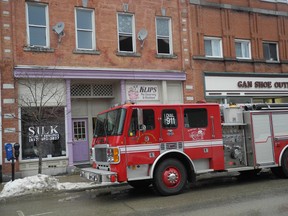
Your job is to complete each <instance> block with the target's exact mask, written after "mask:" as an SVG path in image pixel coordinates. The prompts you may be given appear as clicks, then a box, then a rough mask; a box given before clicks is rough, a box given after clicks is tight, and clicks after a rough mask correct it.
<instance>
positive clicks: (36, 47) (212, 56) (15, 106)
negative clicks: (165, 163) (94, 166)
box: [0, 0, 288, 176]
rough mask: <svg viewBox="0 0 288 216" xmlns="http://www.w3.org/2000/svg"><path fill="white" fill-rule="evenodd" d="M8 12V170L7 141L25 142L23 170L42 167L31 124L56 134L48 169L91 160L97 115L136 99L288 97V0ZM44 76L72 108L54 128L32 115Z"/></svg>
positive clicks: (33, 6) (29, 6)
mask: <svg viewBox="0 0 288 216" xmlns="http://www.w3.org/2000/svg"><path fill="white" fill-rule="evenodd" d="M0 10H1V27H0V36H1V44H0V50H1V53H0V57H1V62H0V66H1V68H0V70H1V78H0V79H1V81H0V82H1V114H2V115H1V116H2V118H1V122H2V124H1V125H2V130H1V134H0V136H1V145H2V152H1V153H2V154H0V161H1V164H0V166H1V165H2V172H3V173H4V174H5V175H7V174H9V172H10V164H9V162H7V161H5V149H4V145H5V143H15V142H19V143H20V145H21V154H20V160H19V162H17V172H18V174H19V175H20V176H26V175H31V174H34V173H36V172H37V154H36V152H35V149H34V147H33V143H32V142H31V140H32V141H33V139H34V138H35V137H34V138H33V137H32V138H31V137H30V138H27V139H25V138H24V135H23V134H24V132H25V130H29V131H30V133H32V134H34V133H38V132H39V131H40V130H41V131H42V132H43V133H44V132H45V133H46V134H48V133H49V134H48V135H49V136H48V135H47V136H46V137H48V138H47V139H50V140H49V142H50V143H49V144H47V148H46V149H45V152H46V153H45V154H44V159H43V171H44V173H49V174H58V173H62V172H66V171H67V168H69V167H73V165H75V164H81V163H87V162H89V145H90V142H91V140H92V136H93V125H94V124H93V123H94V121H95V117H96V115H97V113H98V112H99V111H101V110H103V109H106V108H108V107H110V106H112V105H113V104H116V103H123V102H125V101H126V100H129V99H134V100H135V99H136V101H138V102H139V103H191V102H197V101H198V100H203V99H205V100H207V101H217V102H219V103H229V102H233V103H243V102H246V101H249V102H253V101H273V102H285V101H287V100H286V98H285V97H287V95H288V93H287V89H288V87H285V85H286V84H285V83H286V80H285V79H287V77H286V74H287V72H288V67H287V65H288V64H287V63H288V61H287V60H288V44H287V40H288V36H287V34H288V33H287V27H288V21H287V18H288V5H287V2H286V4H285V1H282V2H281V3H280V2H277V1H261V0H161V1H152V0H148V1H147V0H146V1H142V0H140V1H133V0H123V1H117V0H111V1H105V0H100V1H98V0H97V1H96V0H62V1H57V0H50V1H48V0H34V1H32V0H31V1H24V0H23V1H22V0H21V1H13V0H1V4H0ZM41 80H46V82H47V85H48V86H50V88H51V89H54V90H55V89H56V88H58V87H59V89H61V90H63V91H61V94H63V95H62V96H63V97H61V101H56V99H55V98H53V99H52V100H50V101H49V102H48V103H47V105H46V106H47V110H49V109H50V108H51V107H55V106H56V104H57V105H59V104H61V107H63V110H62V111H61V112H60V113H61V115H62V117H61V118H59V119H61V123H59V122H56V121H55V122H53V121H52V123H51V125H49V126H48V127H49V128H48V129H47V126H43V125H40V126H39V125H38V126H37V127H36V126H35V125H34V126H33V123H31V124H32V125H29V123H25V122H27V121H24V120H23V119H24V117H23V113H25V112H27V110H28V108H31V107H30V106H28V105H27V104H26V105H25V101H23V98H26V99H27V100H29V98H27V94H26V93H27V88H29V85H30V84H29V83H32V81H33V83H36V84H35V85H38V84H39V83H41V82H40V81H41ZM35 81H37V82H38V83H37V82H35ZM256 82H257V85H258V84H259V85H260V86H262V87H261V88H258V87H255V85H256ZM258 82H259V83H258ZM269 82H270V83H269ZM287 83H288V81H287ZM54 86H57V87H54ZM263 86H264V87H263ZM280 86H281V87H280ZM50 94H51V91H50ZM48 95H49V93H48ZM59 95H60V94H59ZM32 107H33V106H32ZM47 112H48V111H47ZM62 118H63V119H62ZM20 131H21V132H20ZM47 131H49V132H47ZM55 137H56V138H55ZM55 140H56V141H59V142H58V143H57V145H58V147H57V148H56V147H55V146H56V143H55V142H53V141H55ZM30 142H31V143H30ZM79 153H81V154H79Z"/></svg>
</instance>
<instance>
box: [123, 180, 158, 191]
mask: <svg viewBox="0 0 288 216" xmlns="http://www.w3.org/2000/svg"><path fill="white" fill-rule="evenodd" d="M128 184H129V185H130V186H132V187H133V188H135V189H137V190H145V189H147V188H148V187H149V186H150V185H151V184H152V180H150V179H148V180H138V181H128Z"/></svg>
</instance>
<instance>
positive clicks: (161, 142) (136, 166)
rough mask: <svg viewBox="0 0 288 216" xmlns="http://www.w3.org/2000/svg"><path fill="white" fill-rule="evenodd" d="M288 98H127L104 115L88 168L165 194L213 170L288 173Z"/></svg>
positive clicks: (90, 175)
mask: <svg viewBox="0 0 288 216" xmlns="http://www.w3.org/2000/svg"><path fill="white" fill-rule="evenodd" d="M287 124H288V105H287V104H257V105H250V106H242V107H240V106H239V107H229V106H226V107H225V106H219V104H215V103H196V104H177V105H170V104H168V105H159V104H157V105H150V104H149V105H138V104H125V105H121V106H116V107H113V108H111V109H109V110H106V111H104V112H101V113H100V114H99V115H98V116H97V121H96V127H95V134H94V138H93V143H92V158H93V165H92V167H91V168H86V169H82V170H81V172H80V175H81V176H82V177H85V178H87V179H90V180H92V181H95V182H97V183H102V184H103V183H107V182H110V183H121V182H128V184H130V185H131V186H133V187H135V188H145V187H148V186H150V185H151V184H153V186H154V188H155V189H156V191H157V192H159V193H160V194H161V195H174V194H178V193H180V192H182V191H183V189H184V188H185V186H186V183H187V182H188V181H190V182H191V181H193V180H195V178H196V176H197V175H200V174H203V173H208V172H236V171H237V172H240V175H241V174H243V175H245V174H252V173H257V172H259V171H260V170H261V169H263V168H270V169H271V170H272V172H273V173H274V174H275V175H277V176H279V177H283V178H288V126H287Z"/></svg>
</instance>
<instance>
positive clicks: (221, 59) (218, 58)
mask: <svg viewBox="0 0 288 216" xmlns="http://www.w3.org/2000/svg"><path fill="white" fill-rule="evenodd" d="M192 59H195V60H210V61H224V58H221V57H206V56H193V57H192Z"/></svg>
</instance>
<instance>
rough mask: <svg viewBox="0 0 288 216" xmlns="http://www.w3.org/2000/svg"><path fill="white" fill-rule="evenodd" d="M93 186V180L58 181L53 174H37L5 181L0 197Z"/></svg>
mask: <svg viewBox="0 0 288 216" xmlns="http://www.w3.org/2000/svg"><path fill="white" fill-rule="evenodd" d="M93 187H95V184H94V183H93V182H87V183H85V182H80V183H70V182H67V183H60V182H59V180H58V179H57V178H55V177H53V176H48V175H40V174H38V175H35V176H29V177H25V178H23V179H16V180H14V181H10V182H8V183H6V184H5V185H4V188H3V190H2V191H1V192H0V199H3V198H9V197H15V196H23V195H28V194H36V193H42V192H46V191H65V190H68V191H69V190H77V189H83V188H93Z"/></svg>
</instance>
